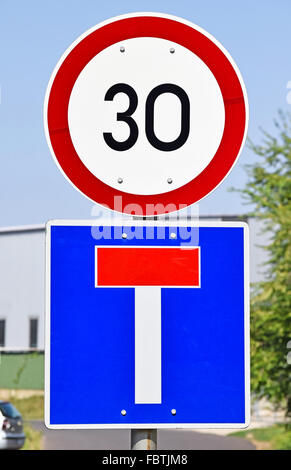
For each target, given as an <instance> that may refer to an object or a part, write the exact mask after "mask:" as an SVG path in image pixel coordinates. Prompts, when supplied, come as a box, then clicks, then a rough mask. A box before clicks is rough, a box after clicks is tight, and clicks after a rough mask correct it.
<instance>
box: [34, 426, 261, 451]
mask: <svg viewBox="0 0 291 470" xmlns="http://www.w3.org/2000/svg"><path fill="white" fill-rule="evenodd" d="M31 425H32V426H33V427H34V428H35V429H37V430H39V431H41V432H42V433H43V435H44V448H45V449H47V450H99V449H100V450H129V449H130V431H129V430H124V429H106V430H83V429H82V430H51V429H47V428H46V427H45V425H44V424H43V422H42V421H31ZM158 449H159V450H255V447H254V445H253V444H251V443H250V442H248V441H247V440H245V439H242V438H237V437H229V436H217V435H214V434H205V433H203V434H202V433H199V432H196V431H192V430H169V429H161V430H159V431H158Z"/></svg>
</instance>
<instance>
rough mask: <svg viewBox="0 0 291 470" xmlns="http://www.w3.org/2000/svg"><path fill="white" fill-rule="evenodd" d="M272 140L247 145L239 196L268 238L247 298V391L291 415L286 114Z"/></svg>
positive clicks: (290, 196) (290, 159)
mask: <svg viewBox="0 0 291 470" xmlns="http://www.w3.org/2000/svg"><path fill="white" fill-rule="evenodd" d="M275 126H276V130H277V132H276V134H277V136H276V137H273V136H271V135H270V134H268V133H266V132H264V131H263V140H262V143H261V145H255V144H254V143H252V142H250V143H249V147H250V148H251V150H252V151H253V152H254V154H255V155H257V156H258V157H259V158H258V161H257V162H256V163H254V164H251V165H248V166H247V172H248V176H249V179H248V183H247V185H246V187H245V189H244V190H243V191H242V193H243V197H244V198H245V200H246V201H247V202H248V203H251V204H252V205H253V207H254V211H253V213H252V215H255V216H256V217H258V218H260V219H262V220H263V221H264V230H266V231H268V232H270V233H271V234H272V236H271V239H270V242H269V245H268V246H267V247H265V249H266V250H267V252H268V262H267V263H266V266H265V272H266V280H265V281H264V282H261V283H258V284H257V285H256V286H254V292H253V295H252V299H251V375H252V391H253V393H255V395H256V396H258V397H262V396H264V397H266V398H267V399H268V400H269V401H270V402H272V403H273V404H274V405H275V406H276V408H277V409H280V408H281V409H282V408H283V409H284V410H285V411H286V416H287V417H290V416H291V380H290V379H291V365H290V364H288V362H287V353H288V349H287V343H288V341H289V340H290V339H291V237H290V235H291V115H289V114H284V113H282V112H280V113H279V118H278V120H276V121H275Z"/></svg>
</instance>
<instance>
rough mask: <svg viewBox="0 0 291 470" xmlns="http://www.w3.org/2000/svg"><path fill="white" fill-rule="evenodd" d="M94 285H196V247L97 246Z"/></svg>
mask: <svg viewBox="0 0 291 470" xmlns="http://www.w3.org/2000/svg"><path fill="white" fill-rule="evenodd" d="M96 255H97V256H96V266H95V269H96V273H95V274H96V286H161V287H162V286H189V287H190V286H192V287H199V285H200V275H199V270H200V266H199V263H200V261H199V258H200V256H199V248H198V247H195V248H179V247H175V248H167V247H166V248H161V247H150V248H144V247H124V248H123V247H97V248H96Z"/></svg>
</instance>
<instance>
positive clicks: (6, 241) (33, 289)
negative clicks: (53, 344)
mask: <svg viewBox="0 0 291 470" xmlns="http://www.w3.org/2000/svg"><path fill="white" fill-rule="evenodd" d="M44 263H45V232H44V227H42V228H41V229H37V228H35V229H33V230H22V231H19V230H18V231H17V230H15V231H13V230H11V231H10V232H8V231H0V319H5V321H6V328H5V347H6V348H8V349H15V348H16V349H27V348H28V347H29V319H30V318H38V345H37V347H38V348H40V349H43V348H44Z"/></svg>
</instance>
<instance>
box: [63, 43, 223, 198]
mask: <svg viewBox="0 0 291 470" xmlns="http://www.w3.org/2000/svg"><path fill="white" fill-rule="evenodd" d="M68 123H69V131H70V135H71V139H72V142H73V145H74V147H75V149H76V151H77V153H78V155H79V158H80V159H81V160H82V162H83V163H84V165H85V166H86V167H87V168H88V169H89V170H90V172H91V173H93V175H95V176H96V177H97V178H98V179H100V180H101V181H103V182H104V183H106V184H107V185H109V186H111V187H113V188H116V189H118V190H122V191H126V192H128V193H134V194H141V195H148V194H160V193H165V192H168V191H172V190H173V189H177V188H179V187H181V186H183V185H185V184H186V183H188V182H189V181H190V180H192V179H193V177H196V176H197V175H199V174H200V173H201V172H202V171H203V170H204V169H205V168H206V166H207V165H208V164H209V163H210V161H211V160H212V158H213V156H214V155H215V153H216V151H217V149H218V147H219V144H220V142H221V139H222V135H223V130H224V123H225V111H224V104H223V98H222V94H221V91H220V88H219V85H218V83H217V81H216V79H215V77H214V75H213V74H212V72H211V71H210V69H209V68H208V67H207V65H206V64H205V63H204V62H203V61H202V60H201V59H200V58H199V57H198V56H197V55H195V54H194V53H193V52H191V51H190V50H189V49H186V48H185V47H183V46H181V45H179V44H177V43H173V42H171V41H168V40H165V39H160V38H149V37H142V38H134V39H128V40H125V41H122V42H120V43H115V44H113V45H111V46H109V47H107V48H106V49H104V50H103V51H101V52H100V53H99V54H98V55H96V56H95V57H94V58H93V59H92V60H91V61H90V62H89V63H88V64H87V65H86V67H85V68H84V69H83V71H82V72H81V73H80V75H79V76H78V78H77V80H76V82H75V85H74V87H73V89H72V93H71V96H70V101H69V108H68ZM108 134H109V135H110V138H109V139H108V138H106V135H108ZM179 136H180V139H179Z"/></svg>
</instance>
